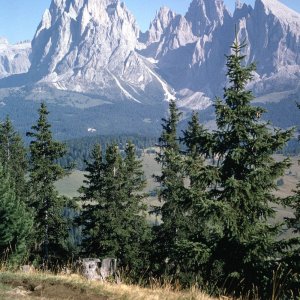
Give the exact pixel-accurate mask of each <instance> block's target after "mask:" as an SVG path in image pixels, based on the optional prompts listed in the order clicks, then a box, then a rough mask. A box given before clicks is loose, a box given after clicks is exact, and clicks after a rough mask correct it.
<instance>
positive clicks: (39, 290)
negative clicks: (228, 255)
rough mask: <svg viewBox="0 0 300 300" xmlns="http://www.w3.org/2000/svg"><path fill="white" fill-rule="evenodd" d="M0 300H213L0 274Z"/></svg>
mask: <svg viewBox="0 0 300 300" xmlns="http://www.w3.org/2000/svg"><path fill="white" fill-rule="evenodd" d="M0 299H1V300H12V299H13V300H19V299H25V300H33V299H43V300H48V299H49V300H50V299H53V300H54V299H57V300H58V299H62V300H106V299H107V300H108V299H115V300H118V299H119V300H121V299H123V300H125V299H128V300H129V299H132V300H150V299H151V300H154V299H155V300H160V299H161V300H181V299H182V300H184V299H186V300H187V299H195V300H213V298H210V297H209V296H207V295H205V294H203V293H201V292H199V291H196V290H190V291H186V292H174V291H171V290H170V289H169V288H168V287H167V286H166V287H164V288H157V287H155V286H154V287H153V288H151V289H150V288H148V289H143V288H140V287H138V286H132V285H124V284H120V285H116V284H109V283H99V282H88V281H87V280H85V279H84V278H82V277H80V276H78V275H75V274H72V275H70V276H63V275H56V276H54V275H51V274H45V273H31V274H24V273H11V272H7V271H2V272H0Z"/></svg>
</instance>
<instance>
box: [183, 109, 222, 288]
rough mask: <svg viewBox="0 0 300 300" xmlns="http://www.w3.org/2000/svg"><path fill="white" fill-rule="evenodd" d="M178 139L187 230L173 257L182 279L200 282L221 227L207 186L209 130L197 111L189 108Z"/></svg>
mask: <svg viewBox="0 0 300 300" xmlns="http://www.w3.org/2000/svg"><path fill="white" fill-rule="evenodd" d="M181 140H182V142H183V145H184V149H185V151H184V153H185V157H184V160H183V166H184V175H185V178H186V179H185V181H186V184H185V185H186V192H185V198H184V201H183V204H184V209H185V215H186V217H187V220H188V221H187V223H188V230H186V236H185V237H184V238H183V239H182V240H181V241H180V243H179V244H178V254H177V258H178V261H179V262H180V266H181V269H180V272H181V281H182V283H186V284H195V283H197V284H203V283H204V281H205V278H206V274H205V273H206V272H207V269H210V268H211V266H210V265H209V263H210V258H211V257H210V255H211V253H212V251H213V249H214V246H215V241H216V240H218V239H219V238H220V234H221V232H222V229H221V228H220V225H219V224H218V222H216V221H217V220H216V218H215V216H214V213H213V212H214V210H215V203H214V201H213V200H211V199H212V195H211V190H212V186H213V184H214V183H215V181H216V176H217V172H216V168H215V166H213V165H211V164H209V163H208V161H209V160H210V159H211V151H212V142H213V140H212V134H211V133H209V132H208V130H207V129H205V128H204V127H203V125H200V123H199V116H198V113H195V112H193V114H192V118H191V120H190V121H189V123H188V126H187V129H186V130H184V131H183V137H182V139H181ZM210 271H211V270H210ZM183 280H184V281H185V282H184V281H183Z"/></svg>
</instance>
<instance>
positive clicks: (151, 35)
mask: <svg viewBox="0 0 300 300" xmlns="http://www.w3.org/2000/svg"><path fill="white" fill-rule="evenodd" d="M175 17H176V13H175V12H173V11H172V10H170V9H169V8H168V7H166V6H163V7H161V8H160V10H159V11H158V12H156V15H155V18H154V20H153V21H152V22H151V23H150V27H149V30H148V31H147V32H146V33H145V34H144V36H143V37H142V39H141V40H142V42H144V43H145V44H146V45H150V44H152V43H156V42H158V41H160V39H161V37H162V35H163V34H164V32H165V31H166V29H167V28H168V26H169V25H170V24H171V23H172V21H173V20H174V19H175Z"/></svg>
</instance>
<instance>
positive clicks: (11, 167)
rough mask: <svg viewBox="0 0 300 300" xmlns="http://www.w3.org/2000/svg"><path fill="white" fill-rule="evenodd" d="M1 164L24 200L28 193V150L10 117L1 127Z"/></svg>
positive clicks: (17, 192)
mask: <svg viewBox="0 0 300 300" xmlns="http://www.w3.org/2000/svg"><path fill="white" fill-rule="evenodd" d="M0 162H1V164H2V166H3V168H4V170H5V172H7V173H9V174H10V178H11V180H13V182H14V184H15V192H16V194H17V196H18V197H21V198H22V197H23V196H24V195H25V191H26V187H25V186H26V181H25V174H26V171H27V165H28V163H27V157H26V149H25V147H24V145H23V141H22V138H21V137H20V135H19V134H18V133H17V132H16V131H15V130H14V128H13V125H12V123H11V120H10V119H9V117H6V119H5V121H4V122H3V123H2V124H1V125H0Z"/></svg>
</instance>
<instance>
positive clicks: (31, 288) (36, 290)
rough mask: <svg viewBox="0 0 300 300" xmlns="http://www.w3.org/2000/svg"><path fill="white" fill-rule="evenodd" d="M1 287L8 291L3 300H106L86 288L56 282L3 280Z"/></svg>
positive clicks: (104, 297) (106, 299)
mask: <svg viewBox="0 0 300 300" xmlns="http://www.w3.org/2000/svg"><path fill="white" fill-rule="evenodd" d="M1 283H2V285H4V286H6V287H7V288H8V290H7V291H6V292H5V296H6V297H5V299H33V300H34V299H43V300H46V299H47V300H48V299H51V300H108V299H109V298H108V297H107V296H103V295H99V294H97V293H95V292H94V291H91V290H89V289H88V288H86V287H80V286H76V285H75V284H74V283H64V282H56V281H54V280H53V281H51V280H49V281H34V280H28V279H17V278H16V279H12V278H9V279H3V278H2V280H1ZM1 299H2V298H1Z"/></svg>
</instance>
